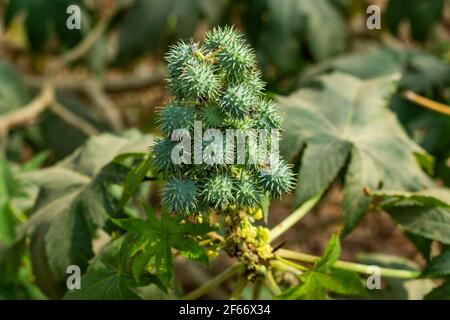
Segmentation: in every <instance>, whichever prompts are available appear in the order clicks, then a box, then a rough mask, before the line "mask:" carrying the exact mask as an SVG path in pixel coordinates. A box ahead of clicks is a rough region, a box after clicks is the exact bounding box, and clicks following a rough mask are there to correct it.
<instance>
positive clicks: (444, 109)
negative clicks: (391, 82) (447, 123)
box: [403, 90, 450, 116]
mask: <svg viewBox="0 0 450 320" xmlns="http://www.w3.org/2000/svg"><path fill="white" fill-rule="evenodd" d="M403 97H405V99H406V100H408V101H410V102H413V103H415V104H417V105H419V106H421V107H424V108H427V109H430V110H433V111H436V112H439V113H442V114H445V115H447V116H450V106H447V105H445V104H443V103H440V102H436V101H433V100H431V99H428V98H425V97H423V96H421V95H419V94H417V93H415V92H413V91H411V90H407V91H405V92H403Z"/></svg>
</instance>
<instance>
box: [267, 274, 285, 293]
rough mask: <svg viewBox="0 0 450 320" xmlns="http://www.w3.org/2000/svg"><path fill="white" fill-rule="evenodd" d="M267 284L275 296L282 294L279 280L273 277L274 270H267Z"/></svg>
mask: <svg viewBox="0 0 450 320" xmlns="http://www.w3.org/2000/svg"><path fill="white" fill-rule="evenodd" d="M265 282H266V286H267V288H269V290H270V291H271V292H272V293H273V295H274V296H278V295H279V294H281V290H280V287H278V284H277V282H276V281H275V279H274V278H273V274H272V271H267V273H266V281H265Z"/></svg>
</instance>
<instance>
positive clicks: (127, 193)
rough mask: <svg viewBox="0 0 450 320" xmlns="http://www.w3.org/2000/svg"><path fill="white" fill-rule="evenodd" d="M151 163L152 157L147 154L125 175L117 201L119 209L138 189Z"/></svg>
mask: <svg viewBox="0 0 450 320" xmlns="http://www.w3.org/2000/svg"><path fill="white" fill-rule="evenodd" d="M151 165H152V157H151V156H150V155H147V156H146V157H145V158H144V159H143V160H142V161H141V162H140V163H139V164H138V165H136V166H134V167H133V168H132V169H131V170H130V172H129V173H128V175H127V178H126V180H125V184H124V186H123V194H122V197H121V199H120V201H119V204H118V206H117V207H118V208H117V209H119V210H120V209H121V208H122V207H123V206H124V205H125V204H126V203H127V202H128V200H129V199H130V198H131V197H132V195H133V194H134V193H135V192H136V191H137V190H138V188H139V187H140V185H141V183H142V181H143V180H144V178H145V177H146V176H147V174H148V172H149V170H150V168H151Z"/></svg>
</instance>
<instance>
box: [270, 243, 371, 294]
mask: <svg viewBox="0 0 450 320" xmlns="http://www.w3.org/2000/svg"><path fill="white" fill-rule="evenodd" d="M340 255H341V245H340V242H339V236H338V235H337V234H334V235H333V236H332V238H331V239H330V241H329V242H328V245H327V247H326V249H325V252H324V254H323V256H322V258H321V259H320V260H319V261H317V262H316V264H315V265H314V268H313V269H312V270H310V271H307V272H305V273H303V274H302V275H300V277H299V278H300V282H301V283H300V284H299V285H298V286H295V287H293V288H290V289H288V290H286V291H285V292H283V293H282V294H281V295H279V296H278V297H277V299H287V300H292V299H302V300H325V299H326V298H327V293H328V292H334V293H337V294H341V295H359V296H364V295H365V289H364V286H363V285H362V282H361V279H360V278H359V277H358V275H357V274H356V273H354V272H351V271H347V270H338V269H335V268H333V265H334V264H335V263H336V261H337V259H338V258H339V256H340Z"/></svg>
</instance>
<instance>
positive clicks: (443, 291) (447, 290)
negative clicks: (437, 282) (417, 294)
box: [425, 280, 450, 300]
mask: <svg viewBox="0 0 450 320" xmlns="http://www.w3.org/2000/svg"><path fill="white" fill-rule="evenodd" d="M425 300H450V280H447V281H446V282H444V283H443V284H442V285H441V286H439V287H437V288H435V289H434V290H433V291H431V292H430V293H428V294H427V295H426V296H425Z"/></svg>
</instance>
